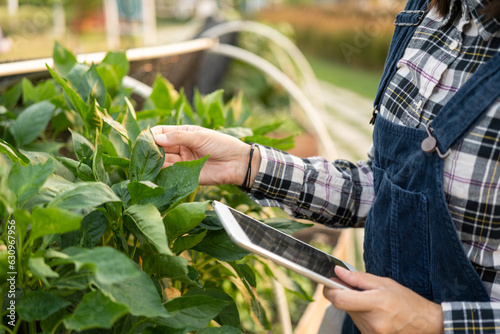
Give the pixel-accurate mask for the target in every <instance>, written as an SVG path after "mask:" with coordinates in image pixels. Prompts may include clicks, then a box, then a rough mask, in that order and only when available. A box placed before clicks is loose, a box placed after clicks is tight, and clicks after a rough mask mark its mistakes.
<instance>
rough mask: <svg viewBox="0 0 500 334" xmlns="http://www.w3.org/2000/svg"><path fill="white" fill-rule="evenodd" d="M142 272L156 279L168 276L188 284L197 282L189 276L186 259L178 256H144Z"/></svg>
mask: <svg viewBox="0 0 500 334" xmlns="http://www.w3.org/2000/svg"><path fill="white" fill-rule="evenodd" d="M143 269H144V272H146V273H147V274H148V275H151V276H154V277H156V278H158V279H160V278H165V277H168V278H170V279H174V280H179V281H181V282H184V283H188V284H198V283H197V282H196V281H194V280H193V279H192V278H191V275H190V266H189V265H188V261H187V260H186V259H185V258H183V257H180V256H173V255H164V254H155V255H153V256H147V257H145V258H144V263H143Z"/></svg>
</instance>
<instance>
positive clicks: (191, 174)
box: [151, 156, 208, 212]
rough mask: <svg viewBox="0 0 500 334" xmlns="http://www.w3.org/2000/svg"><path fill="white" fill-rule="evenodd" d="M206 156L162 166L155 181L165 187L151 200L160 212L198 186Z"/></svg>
mask: <svg viewBox="0 0 500 334" xmlns="http://www.w3.org/2000/svg"><path fill="white" fill-rule="evenodd" d="M207 159H208V156H206V157H204V158H202V159H199V160H194V161H182V162H177V163H175V164H173V165H172V166H169V167H167V168H164V169H162V170H161V171H160V173H159V174H158V177H157V178H156V180H155V183H156V184H157V185H159V186H160V187H162V188H163V189H165V193H164V194H163V195H161V196H158V197H155V198H153V199H152V200H151V203H153V204H154V205H155V206H156V207H157V208H158V209H159V210H160V212H165V211H166V210H167V209H168V208H170V207H171V206H172V205H174V204H177V203H178V202H180V201H181V200H182V199H183V198H184V197H186V196H188V195H189V194H191V193H192V192H194V191H195V190H196V189H197V188H198V184H199V183H198V180H199V178H200V172H201V169H202V168H203V165H204V164H205V162H206V161H207Z"/></svg>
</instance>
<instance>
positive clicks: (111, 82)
mask: <svg viewBox="0 0 500 334" xmlns="http://www.w3.org/2000/svg"><path fill="white" fill-rule="evenodd" d="M129 68H130V65H129V62H128V60H127V56H126V55H125V53H124V52H108V54H107V55H106V57H105V58H104V59H103V61H102V62H101V63H100V64H99V65H98V66H97V72H98V73H99V76H100V77H101V78H102V81H103V82H104V84H105V85H106V88H107V90H108V91H110V92H111V94H113V92H115V91H116V90H118V89H119V87H120V86H121V83H122V79H123V78H124V77H125V76H126V75H127V73H128V71H129Z"/></svg>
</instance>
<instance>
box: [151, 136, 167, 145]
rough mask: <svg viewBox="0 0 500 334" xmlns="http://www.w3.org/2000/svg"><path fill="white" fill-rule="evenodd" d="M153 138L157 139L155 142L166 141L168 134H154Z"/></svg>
mask: <svg viewBox="0 0 500 334" xmlns="http://www.w3.org/2000/svg"><path fill="white" fill-rule="evenodd" d="M153 139H154V140H155V142H157V143H158V142H162V143H166V142H167V136H165V135H161V134H160V135H154V136H153Z"/></svg>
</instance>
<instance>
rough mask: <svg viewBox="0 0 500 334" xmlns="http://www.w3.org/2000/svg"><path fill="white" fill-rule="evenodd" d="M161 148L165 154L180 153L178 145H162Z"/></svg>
mask: <svg viewBox="0 0 500 334" xmlns="http://www.w3.org/2000/svg"><path fill="white" fill-rule="evenodd" d="M163 150H164V151H165V154H177V155H178V154H180V152H181V147H180V146H179V145H175V146H166V147H163Z"/></svg>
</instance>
